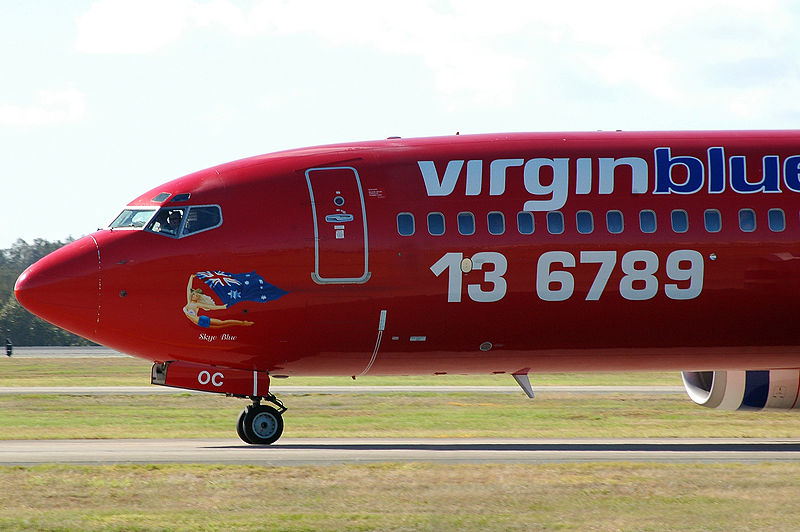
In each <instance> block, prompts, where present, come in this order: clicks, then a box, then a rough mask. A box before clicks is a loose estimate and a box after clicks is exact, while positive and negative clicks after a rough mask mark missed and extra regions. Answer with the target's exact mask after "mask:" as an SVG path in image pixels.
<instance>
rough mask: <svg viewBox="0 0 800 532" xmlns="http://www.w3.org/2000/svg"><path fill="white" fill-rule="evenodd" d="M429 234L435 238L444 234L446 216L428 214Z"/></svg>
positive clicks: (435, 213) (437, 213)
mask: <svg viewBox="0 0 800 532" xmlns="http://www.w3.org/2000/svg"><path fill="white" fill-rule="evenodd" d="M428 232H429V233H430V234H432V235H433V236H441V235H443V234H444V214H442V213H440V212H432V213H429V214H428Z"/></svg>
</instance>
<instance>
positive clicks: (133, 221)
mask: <svg viewBox="0 0 800 532" xmlns="http://www.w3.org/2000/svg"><path fill="white" fill-rule="evenodd" d="M154 212H156V210H155V209H125V210H124V211H122V212H121V213H120V214H119V216H117V217H116V218H115V219H114V221H113V222H111V224H109V226H108V227H109V228H110V229H120V228H125V227H127V228H134V229H141V228H142V227H144V226H145V225H147V222H149V221H150V218H152V217H153V213H154Z"/></svg>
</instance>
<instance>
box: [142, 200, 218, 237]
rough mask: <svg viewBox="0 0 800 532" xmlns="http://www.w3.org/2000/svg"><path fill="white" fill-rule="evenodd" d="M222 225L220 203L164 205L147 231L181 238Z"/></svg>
mask: <svg viewBox="0 0 800 532" xmlns="http://www.w3.org/2000/svg"><path fill="white" fill-rule="evenodd" d="M220 225H222V211H221V210H220V208H219V205H198V206H192V207H164V208H163V209H161V210H159V211H158V214H156V215H155V217H154V218H153V219H152V221H151V222H150V223H149V224H148V225H147V227H146V228H145V231H149V232H151V233H158V234H160V235H165V236H171V237H173V238H181V237H184V236H187V235H191V234H194V233H199V232H201V231H208V230H209V229H214V228H216V227H219V226H220Z"/></svg>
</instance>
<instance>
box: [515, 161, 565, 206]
mask: <svg viewBox="0 0 800 532" xmlns="http://www.w3.org/2000/svg"><path fill="white" fill-rule="evenodd" d="M545 166H548V167H550V168H551V169H552V171H553V182H552V183H550V184H549V185H543V184H542V179H541V175H540V173H541V170H542V168H543V167H545ZM568 185H569V159H565V158H556V159H543V158H538V159H531V160H530V161H528V162H527V163H525V190H527V191H528V192H530V193H531V194H534V195H536V196H543V195H548V194H552V197H551V198H550V199H549V200H528V201H526V202H525V205H524V206H523V207H522V209H523V210H525V211H555V210H558V209H560V208H561V207H563V206H564V204H565V203H567V193H568V191H567V187H568Z"/></svg>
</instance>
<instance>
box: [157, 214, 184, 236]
mask: <svg viewBox="0 0 800 532" xmlns="http://www.w3.org/2000/svg"><path fill="white" fill-rule="evenodd" d="M181 214H182V213H181V211H172V212H171V213H169V216H167V224H166V225H165V226H163V227H162V228H161V232H162V233H167V234H169V235H177V234H178V229H179V228H180V226H181Z"/></svg>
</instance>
